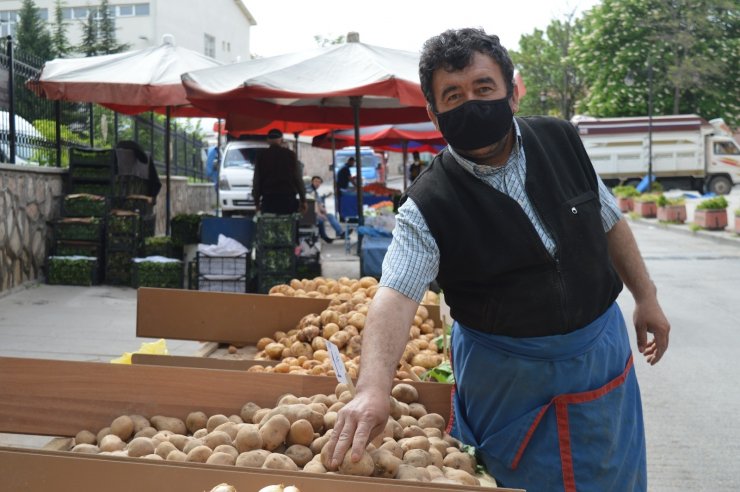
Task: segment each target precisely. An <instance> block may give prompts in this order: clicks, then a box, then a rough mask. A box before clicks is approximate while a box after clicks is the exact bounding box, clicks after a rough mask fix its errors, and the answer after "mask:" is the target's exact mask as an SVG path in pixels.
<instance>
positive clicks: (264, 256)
mask: <svg viewBox="0 0 740 492" xmlns="http://www.w3.org/2000/svg"><path fill="white" fill-rule="evenodd" d="M256 260H257V269H258V270H259V271H260V272H264V273H272V272H295V267H296V260H297V257H296V254H295V247H287V248H261V249H257V254H256Z"/></svg>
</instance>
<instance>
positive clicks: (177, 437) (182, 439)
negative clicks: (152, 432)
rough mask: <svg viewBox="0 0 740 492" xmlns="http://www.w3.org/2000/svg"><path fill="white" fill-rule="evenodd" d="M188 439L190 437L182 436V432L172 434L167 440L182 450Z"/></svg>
mask: <svg viewBox="0 0 740 492" xmlns="http://www.w3.org/2000/svg"><path fill="white" fill-rule="evenodd" d="M188 441H190V438H189V437H188V436H183V435H182V434H173V435H171V436H170V439H169V442H171V443H172V444H174V445H175V447H176V448H177V449H179V450H180V451H182V450H183V448H184V447H185V445H186V444H187V443H188Z"/></svg>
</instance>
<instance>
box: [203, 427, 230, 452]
mask: <svg viewBox="0 0 740 492" xmlns="http://www.w3.org/2000/svg"><path fill="white" fill-rule="evenodd" d="M231 442H232V439H231V436H230V435H228V434H227V433H226V432H223V431H217V430H215V431H213V432H211V433H209V434H208V435H206V437H204V438H203V444H204V445H206V446H208V447H209V448H211V449H214V448H215V447H217V446H220V445H222V444H231Z"/></svg>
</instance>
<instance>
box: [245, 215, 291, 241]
mask: <svg viewBox="0 0 740 492" xmlns="http://www.w3.org/2000/svg"><path fill="white" fill-rule="evenodd" d="M299 217H300V216H299V215H297V214H291V215H261V216H260V217H259V218H258V219H257V235H256V236H257V237H256V242H255V244H256V246H257V247H267V248H274V247H283V246H295V245H296V244H297V242H298V219H299Z"/></svg>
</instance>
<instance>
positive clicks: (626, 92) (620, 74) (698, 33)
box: [574, 0, 740, 126]
mask: <svg viewBox="0 0 740 492" xmlns="http://www.w3.org/2000/svg"><path fill="white" fill-rule="evenodd" d="M583 25H584V28H583V31H582V32H581V33H580V34H578V35H577V36H576V38H575V39H574V53H575V55H574V59H575V60H576V63H577V65H578V66H579V68H580V69H581V70H582V71H583V73H584V76H585V78H586V81H587V83H588V85H589V88H590V91H589V94H588V96H587V97H586V98H585V99H584V100H583V101H582V102H581V104H580V105H579V110H581V111H585V112H587V113H589V114H592V115H597V116H632V115H646V114H648V93H649V84H648V73H647V67H648V64H649V65H650V67H651V68H652V72H653V76H652V81H653V83H652V96H653V108H654V109H653V114H655V115H658V114H678V113H698V114H699V115H701V116H703V117H705V118H714V117H717V116H721V117H724V118H725V120H726V121H727V123H729V124H730V125H731V126H736V125H738V124H740V97H739V94H738V88H737V80H738V77H739V76H740V16H738V15H737V7H736V3H735V1H734V0H670V1H664V0H604V1H603V3H602V4H601V5H599V6H596V7H594V8H593V9H592V10H591V11H589V12H588V13H587V14H586V15H585V16H584V18H583ZM628 74H629V75H631V76H632V77H633V78H634V80H635V84H634V85H633V86H632V87H628V86H627V85H625V83H624V80H625V77H626V76H627V75H628Z"/></svg>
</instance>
